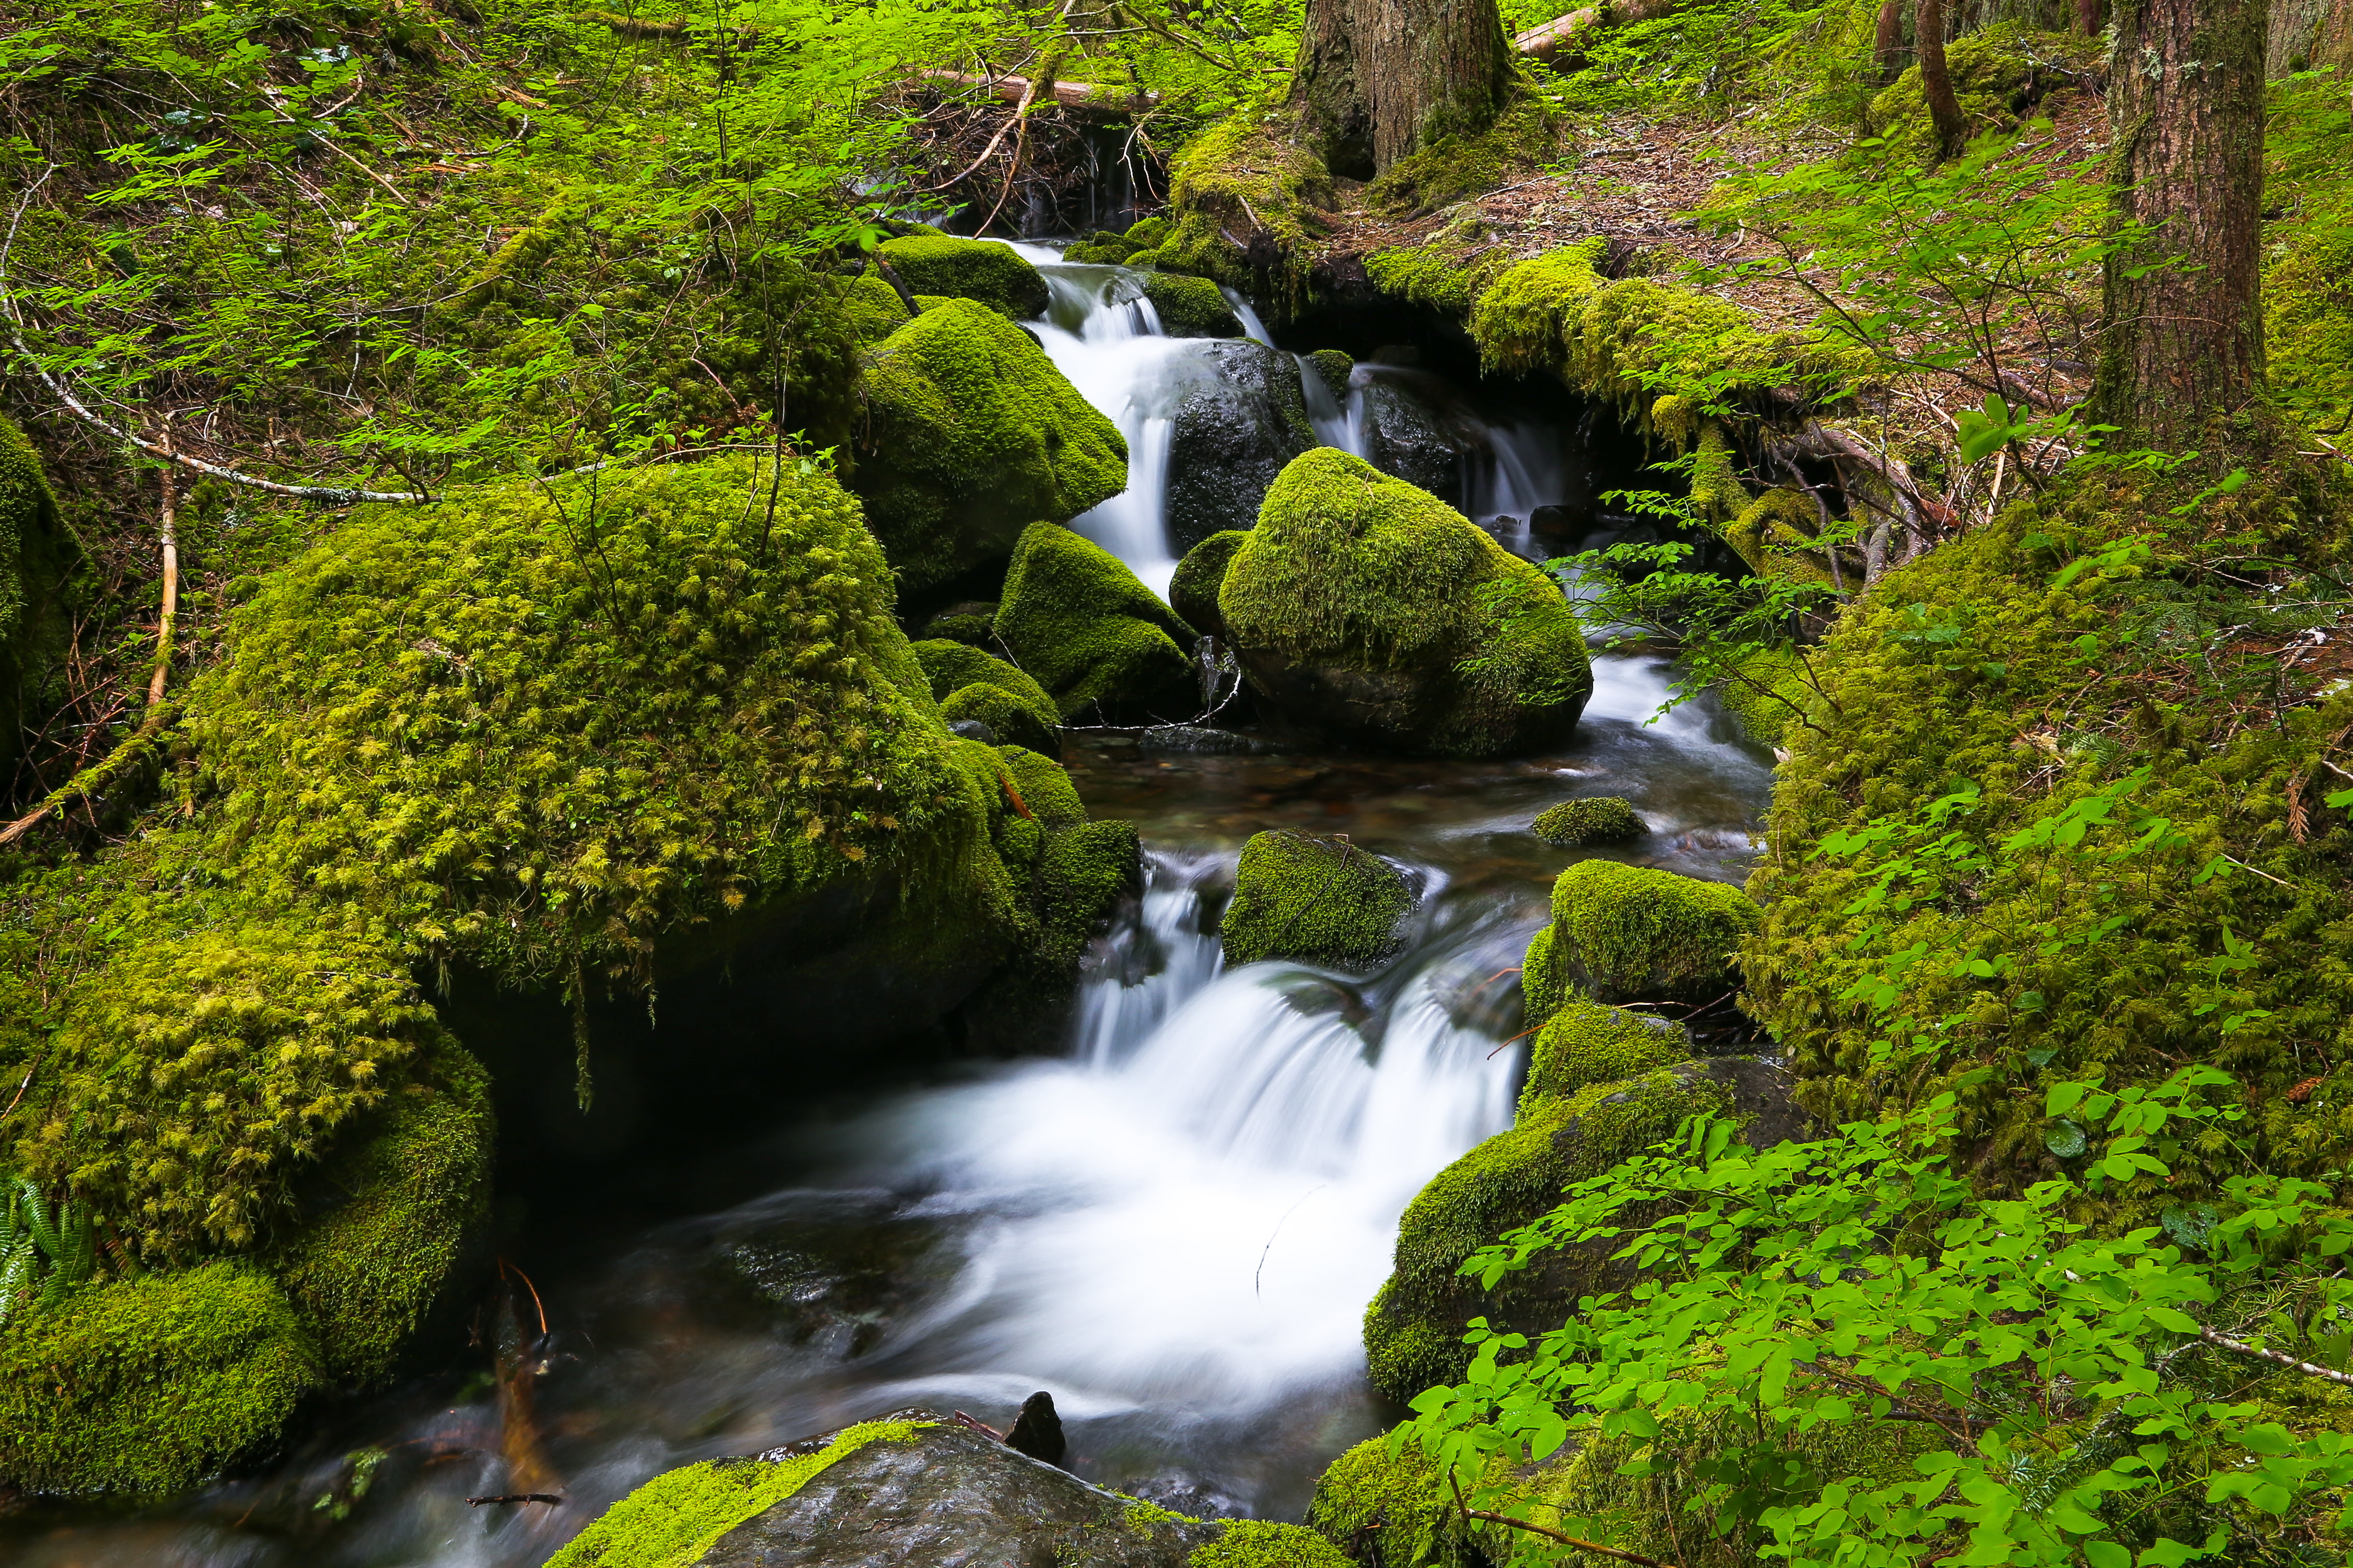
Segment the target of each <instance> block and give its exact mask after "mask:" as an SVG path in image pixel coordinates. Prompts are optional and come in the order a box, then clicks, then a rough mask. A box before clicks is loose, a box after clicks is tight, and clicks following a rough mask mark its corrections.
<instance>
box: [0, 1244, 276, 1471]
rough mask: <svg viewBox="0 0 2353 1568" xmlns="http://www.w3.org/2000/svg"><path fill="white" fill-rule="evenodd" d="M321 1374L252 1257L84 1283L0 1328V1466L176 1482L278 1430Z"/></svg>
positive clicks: (228, 1458) (210, 1467)
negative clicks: (84, 1286) (55, 1301)
mask: <svg viewBox="0 0 2353 1568" xmlns="http://www.w3.org/2000/svg"><path fill="white" fill-rule="evenodd" d="M319 1382H320V1373H319V1366H318V1359H317V1354H316V1352H315V1351H314V1350H313V1349H312V1347H311V1342H310V1341H309V1339H308V1338H307V1337H306V1336H305V1335H304V1333H303V1331H302V1327H301V1321H300V1320H299V1318H298V1317H297V1315H296V1313H295V1311H294V1310H293V1309H292V1308H291V1307H290V1306H289V1305H288V1303H287V1300H286V1297H285V1295H284V1293H283V1292H282V1291H280V1289H279V1288H278V1286H277V1285H276V1284H275V1283H274V1282H273V1281H272V1280H271V1279H270V1278H269V1275H267V1274H265V1273H263V1272H262V1271H261V1270H260V1269H259V1268H255V1267H254V1266H253V1265H251V1264H249V1263H232V1262H216V1263H207V1264H205V1265H204V1266H202V1267H201V1268H190V1269H184V1270H179V1271H176V1272H173V1273H167V1274H142V1275H141V1276H139V1277H138V1278H137V1279H118V1280H114V1281H112V1282H110V1283H107V1284H102V1285H96V1286H92V1287H90V1288H89V1289H83V1290H79V1291H77V1292H75V1293H74V1294H73V1295H71V1296H69V1297H68V1298H67V1299H66V1300H64V1301H63V1302H61V1303H60V1304H58V1305H57V1306H54V1307H47V1308H41V1309H36V1310H32V1311H30V1312H26V1313H22V1314H19V1315H18V1316H16V1318H15V1319H14V1320H12V1321H10V1322H9V1324H8V1325H7V1329H6V1331H5V1333H0V1475H5V1476H7V1477H8V1479H10V1480H11V1481H12V1482H14V1483H15V1484H16V1485H17V1486H20V1487H23V1488H26V1489H28V1490H76V1491H79V1490H106V1491H118V1492H133V1493H146V1492H167V1491H177V1490H180V1489H185V1488H187V1487H189V1486H192V1485H194V1484H195V1482H196V1481H198V1480H200V1479H203V1478H204V1477H206V1476H207V1475H210V1474H212V1473H213V1472H214V1471H216V1470H217V1469H218V1468H220V1467H221V1466H223V1465H226V1464H227V1463H229V1462H230V1461H232V1460H234V1459H236V1458H238V1457H240V1456H242V1455H244V1454H247V1453H248V1452H250V1451H251V1450H252V1449H253V1448H255V1447H258V1446H259V1445H260V1444H262V1443H265V1442H267V1441H269V1439H270V1438H271V1437H273V1436H276V1434H277V1432H278V1429H279V1427H280V1426H281V1425H282V1424H283V1423H284V1422H285V1420H286V1418H287V1417H288V1415H290V1414H292V1412H293V1409H294V1407H295V1405H296V1403H297V1402H298V1401H299V1400H300V1399H301V1397H302V1396H303V1395H304V1394H307V1393H309V1392H310V1391H311V1389H312V1388H314V1387H315V1386H317V1384H319Z"/></svg>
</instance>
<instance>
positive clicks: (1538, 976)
mask: <svg viewBox="0 0 2353 1568" xmlns="http://www.w3.org/2000/svg"><path fill="white" fill-rule="evenodd" d="M1553 946H1554V943H1553V928H1552V926H1551V925H1550V924H1549V923H1547V924H1546V926H1545V927H1544V929H1543V930H1541V931H1537V932H1536V934H1535V936H1533V937H1531V938H1529V939H1528V952H1527V956H1526V957H1525V958H1524V959H1522V960H1521V961H1520V994H1521V995H1522V996H1523V997H1525V999H1526V1002H1527V1021H1528V1022H1529V1024H1531V1025H1535V1024H1541V1023H1543V1022H1544V1021H1545V1020H1546V1018H1549V1017H1551V1016H1553V1015H1554V1014H1555V1013H1557V1012H1559V1011H1560V1009H1561V1006H1562V1005H1563V1004H1564V1003H1566V1002H1567V1000H1568V999H1569V997H1570V996H1571V995H1572V994H1575V991H1576V987H1575V986H1573V985H1571V984H1569V983H1568V976H1567V975H1566V974H1564V973H1561V967H1560V962H1559V960H1558V959H1556V958H1555V957H1554V956H1553Z"/></svg>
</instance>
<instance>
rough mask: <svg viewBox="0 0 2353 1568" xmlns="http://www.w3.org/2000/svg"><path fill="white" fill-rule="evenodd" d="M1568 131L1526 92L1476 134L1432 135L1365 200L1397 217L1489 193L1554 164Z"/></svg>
mask: <svg viewBox="0 0 2353 1568" xmlns="http://www.w3.org/2000/svg"><path fill="white" fill-rule="evenodd" d="M1567 129H1568V123H1567V121H1566V120H1565V119H1563V118H1562V117H1561V116H1559V115H1558V114H1556V113H1555V112H1554V111H1553V110H1551V109H1550V108H1548V107H1547V106H1546V103H1545V101H1544V100H1542V99H1541V98H1538V97H1536V96H1535V95H1534V94H1529V95H1527V96H1525V97H1523V98H1521V99H1520V100H1519V101H1518V102H1516V103H1514V104H1513V105H1511V106H1510V107H1509V108H1507V109H1505V110H1504V112H1503V113H1501V114H1499V115H1497V116H1496V117H1495V119H1494V120H1493V121H1492V122H1491V123H1489V124H1487V125H1485V126H1484V127H1482V128H1481V129H1479V130H1477V131H1457V132H1452V133H1451V134H1444V135H1434V136H1433V137H1432V138H1431V139H1430V140H1429V141H1428V142H1427V143H1426V144H1425V145H1423V146H1421V147H1419V148H1418V149H1416V150H1415V151H1414V152H1412V153H1408V154H1407V155H1406V156H1404V157H1402V158H1400V159H1398V161H1397V162H1396V163H1392V164H1390V165H1389V166H1388V168H1387V169H1386V170H1384V171H1382V173H1381V174H1380V177H1379V178H1377V179H1376V180H1374V181H1373V182H1372V183H1371V184H1368V185H1366V187H1365V200H1366V202H1367V203H1369V204H1371V205H1373V206H1375V207H1377V208H1379V209H1381V210H1383V211H1387V212H1392V213H1398V214H1402V215H1413V214H1420V213H1429V212H1435V211H1437V210H1438V209H1439V208H1440V207H1442V206H1445V205H1448V204H1450V203H1452V202H1458V201H1461V200H1462V199H1463V198H1464V197H1466V196H1472V195H1478V194H1479V193H1481V192H1482V191H1492V190H1493V189H1494V188H1495V187H1496V186H1497V185H1500V184H1504V181H1505V180H1507V179H1509V178H1510V177H1511V176H1512V175H1513V174H1514V172H1515V171H1521V170H1529V171H1533V170H1536V169H1539V168H1541V167H1543V166H1544V165H1545V164H1546V163H1553V162H1555V161H1556V160H1557V159H1558V157H1559V155H1560V148H1561V138H1562V136H1563V134H1564V133H1565V132H1567Z"/></svg>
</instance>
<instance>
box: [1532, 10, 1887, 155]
mask: <svg viewBox="0 0 2353 1568" xmlns="http://www.w3.org/2000/svg"><path fill="white" fill-rule="evenodd" d="M1878 9H1879V8H1878V6H1877V5H1863V4H1859V3H1854V0H1829V3H1827V4H1821V3H1814V4H1809V3H1807V0H1698V3H1697V4H1693V5H1680V6H1676V7H1674V8H1673V9H1672V10H1670V11H1667V12H1666V13H1664V14H1663V15H1661V16H1652V17H1650V18H1648V19H1646V20H1642V21H1637V22H1630V23H1622V24H1609V25H1605V26H1598V27H1594V28H1591V29H1589V30H1588V32H1586V33H1585V34H1584V35H1583V36H1582V37H1581V38H1580V39H1579V41H1578V44H1577V47H1576V49H1575V51H1574V53H1573V57H1572V58H1566V59H1561V60H1558V61H1556V62H1555V68H1556V71H1557V72H1558V76H1557V78H1556V79H1553V80H1551V82H1550V85H1549V96H1551V97H1552V98H1553V99H1554V100H1556V102H1558V103H1560V104H1561V105H1563V106H1565V107H1567V108H1568V109H1569V110H1572V111H1575V112H1577V114H1578V115H1579V116H1580V117H1581V118H1589V119H1591V120H1594V121H1599V122H1601V123H1604V124H1607V123H1609V121H1612V120H1617V119H1620V118H1627V119H1630V118H1635V117H1640V118H1641V119H1642V120H1645V121H1659V120H1666V119H1670V118H1673V117H1676V116H1679V115H1682V114H1694V115H1697V116H1699V117H1701V118H1702V119H1714V118H1722V117H1725V116H1727V115H1729V114H1730V113H1732V112H1733V111H1734V110H1736V109H1741V108H1746V109H1748V110H1751V111H1752V112H1754V111H1761V113H1762V114H1763V116H1764V117H1765V119H1766V121H1767V123H1771V122H1772V121H1783V122H1787V123H1796V124H1813V123H1819V122H1820V121H1824V120H1831V121H1838V120H1849V119H1852V118H1853V117H1854V115H1855V114H1856V113H1857V112H1859V110H1860V109H1861V107H1862V103H1863V102H1864V101H1865V100H1867V99H1868V97H1869V95H1870V88H1869V87H1868V86H1866V85H1865V79H1866V78H1867V77H1868V74H1869V71H1870V58H1871V41H1872V21H1873V16H1874V15H1875V14H1876V13H1877V11H1878ZM1558 15H1560V12H1559V11H1558V9H1557V8H1556V7H1555V6H1553V5H1551V4H1550V0H1510V3H1508V4H1506V5H1504V18H1505V22H1506V25H1507V26H1508V27H1510V28H1512V29H1515V30H1516V29H1523V28H1527V27H1533V26H1536V25H1538V24H1539V23H1543V22H1548V21H1551V20H1552V19H1553V18H1554V17H1555V16H1558Z"/></svg>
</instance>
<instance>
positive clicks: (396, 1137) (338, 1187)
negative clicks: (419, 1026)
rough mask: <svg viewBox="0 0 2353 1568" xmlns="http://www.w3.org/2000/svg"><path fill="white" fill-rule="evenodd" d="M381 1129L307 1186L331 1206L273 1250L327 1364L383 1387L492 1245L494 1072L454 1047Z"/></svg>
mask: <svg viewBox="0 0 2353 1568" xmlns="http://www.w3.org/2000/svg"><path fill="white" fill-rule="evenodd" d="M375 1116H376V1119H377V1121H376V1126H377V1131H375V1133H374V1134H373V1135H372V1136H354V1137H347V1138H346V1139H345V1140H344V1142H343V1145H342V1146H341V1147H340V1148H338V1149H337V1150H336V1151H335V1152H334V1153H332V1155H330V1156H329V1157H328V1158H327V1159H326V1160H325V1161H323V1162H322V1163H321V1164H320V1166H319V1168H318V1171H317V1173H316V1174H315V1175H312V1176H311V1177H310V1178H308V1180H307V1181H306V1182H305V1184H304V1185H305V1186H306V1187H307V1188H308V1189H310V1190H311V1192H314V1193H318V1194H324V1195H323V1197H322V1199H321V1200H320V1202H321V1204H322V1212H320V1213H318V1214H317V1215H314V1216H312V1217H311V1218H310V1219H309V1221H308V1222H307V1223H306V1224H305V1225H304V1226H302V1227H301V1229H300V1230H299V1231H297V1232H296V1233H295V1235H294V1236H293V1237H292V1238H291V1240H290V1241H289V1242H288V1243H287V1244H285V1245H284V1246H281V1247H279V1248H277V1249H276V1250H275V1251H274V1252H272V1253H271V1254H270V1255H269V1258H268V1259H267V1261H268V1263H269V1268H270V1271H271V1272H272V1273H274V1274H275V1275H277V1277H278V1279H279V1282H280V1284H281V1285H283V1286H284V1287H285V1288H286V1293H287V1295H288V1296H289V1297H290V1299H291V1300H292V1301H293V1303H294V1307H295V1310H297V1311H298V1312H300V1313H301V1316H302V1319H303V1321H304V1322H305V1323H306V1324H307V1325H308V1327H309V1329H310V1331H311V1338H312V1339H313V1340H314V1341H315V1342H317V1344H318V1346H319V1348H320V1350H321V1352H322V1355H323V1357H324V1359H325V1362H326V1364H327V1365H328V1366H330V1367H332V1368H333V1369H334V1370H335V1372H336V1373H337V1374H338V1375H339V1376H341V1377H343V1378H344V1379H347V1380H349V1381H352V1382H355V1383H360V1384H377V1383H382V1382H384V1381H385V1379H387V1378H389V1377H390V1376H391V1375H392V1374H393V1373H394V1371H395V1370H396V1368H397V1366H398V1365H399V1363H400V1359H401V1355H402V1352H403V1351H404V1350H405V1348H406V1346H407V1344H408V1342H409V1341H410V1337H411V1336H412V1335H413V1334H414V1333H415V1332H416V1331H417V1329H418V1328H419V1327H420V1326H421V1325H422V1324H423V1323H424V1321H425V1320H426V1317H427V1314H428V1313H429V1312H431V1311H433V1310H435V1309H436V1308H437V1307H438V1306H439V1305H440V1304H441V1302H442V1300H443V1296H444V1292H445V1291H446V1289H448V1286H449V1284H450V1282H451V1281H452V1280H453V1279H456V1278H458V1277H459V1268H460V1265H461V1264H462V1263H463V1262H465V1261H466V1259H467V1258H470V1257H471V1256H474V1255H475V1254H477V1253H478V1252H479V1251H480V1249H481V1248H482V1247H484V1246H485V1245H486V1244H487V1241H488V1235H487V1225H488V1221H489V1219H490V1198H491V1155H492V1152H493V1142H494V1140H493V1136H492V1134H493V1128H494V1123H493V1120H492V1117H491V1084H490V1075H489V1074H487V1073H485V1072H484V1071H483V1070H482V1069H481V1068H480V1065H478V1064H477V1063H476V1062H475V1061H474V1059H473V1058H471V1057H470V1056H469V1055H467V1054H466V1052H465V1051H463V1050H461V1049H460V1048H459V1047H458V1046H457V1045H456V1044H454V1043H447V1042H445V1043H442V1044H439V1045H438V1046H437V1047H436V1048H435V1049H434V1051H433V1054H432V1057H431V1059H430V1061H429V1063H428V1064H427V1070H425V1071H421V1072H419V1073H417V1074H416V1075H415V1076H414V1077H413V1078H412V1079H410V1081H408V1082H407V1083H405V1084H403V1085H402V1086H401V1087H400V1088H399V1089H396V1090H394V1091H393V1092H392V1094H390V1095H389V1096H388V1097H387V1098H386V1103H385V1106H384V1107H383V1109H382V1110H379V1111H377V1112H376V1113H375Z"/></svg>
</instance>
